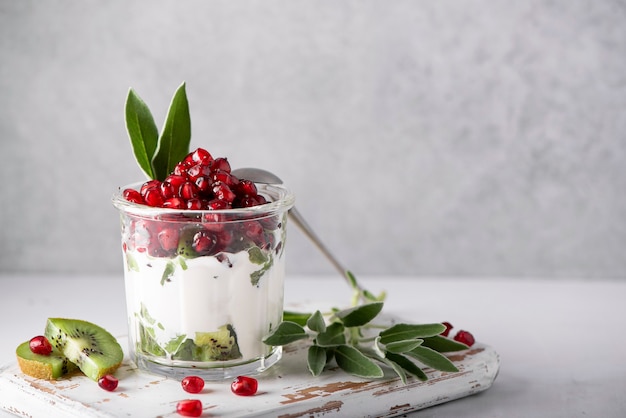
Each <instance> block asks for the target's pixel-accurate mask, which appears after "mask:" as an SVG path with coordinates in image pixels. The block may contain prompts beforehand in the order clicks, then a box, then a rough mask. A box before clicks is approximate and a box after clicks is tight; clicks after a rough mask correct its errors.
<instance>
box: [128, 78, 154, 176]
mask: <svg viewBox="0 0 626 418" xmlns="http://www.w3.org/2000/svg"><path fill="white" fill-rule="evenodd" d="M125 116H126V130H127V131H128V138H129V139H130V145H131V147H132V149H133V154H134V155H135V160H136V161H137V164H138V165H139V168H141V170H142V171H143V172H144V174H145V175H146V176H147V177H148V178H149V179H153V178H154V171H153V169H152V158H153V157H154V153H155V151H156V149H157V144H158V139H159V132H158V129H157V127H156V124H155V123H154V118H153V117H152V113H150V109H149V108H148V106H147V105H146V104H145V103H144V101H143V100H141V98H140V97H139V96H138V95H137V93H135V91H134V90H133V89H130V90H129V91H128V96H127V97H126V105H125Z"/></svg>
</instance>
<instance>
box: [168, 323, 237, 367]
mask: <svg viewBox="0 0 626 418" xmlns="http://www.w3.org/2000/svg"><path fill="white" fill-rule="evenodd" d="M238 358H241V352H240V351H239V345H238V344H237V335H236V334H235V330H234V329H233V327H232V326H231V325H230V324H228V325H223V326H221V327H220V328H219V329H218V330H217V331H214V332H197V333H196V338H195V341H194V340H192V339H191V338H187V339H186V340H185V341H184V342H183V343H182V345H181V346H180V348H179V349H178V351H177V352H176V354H174V356H173V359H174V360H185V361H226V360H235V359H238Z"/></svg>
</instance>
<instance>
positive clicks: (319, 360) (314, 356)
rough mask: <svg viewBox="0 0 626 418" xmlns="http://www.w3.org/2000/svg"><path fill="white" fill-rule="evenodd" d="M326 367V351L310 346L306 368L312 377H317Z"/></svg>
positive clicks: (316, 346)
mask: <svg viewBox="0 0 626 418" xmlns="http://www.w3.org/2000/svg"><path fill="white" fill-rule="evenodd" d="M325 365H326V349H325V348H324V347H320V346H319V345H312V346H310V347H309V350H308V352H307V366H308V368H309V371H310V372H311V374H312V375H313V376H319V375H320V373H322V370H324V366H325Z"/></svg>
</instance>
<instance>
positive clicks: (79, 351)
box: [44, 318, 124, 381]
mask: <svg viewBox="0 0 626 418" xmlns="http://www.w3.org/2000/svg"><path fill="white" fill-rule="evenodd" d="M44 335H45V336H46V338H48V340H49V341H50V344H52V346H53V347H54V348H56V349H57V350H58V351H59V352H61V353H62V354H63V355H64V356H65V357H67V359H68V360H69V361H71V362H72V363H74V364H76V365H77V366H78V367H79V368H80V370H81V371H82V372H83V373H84V374H85V375H86V376H87V377H89V378H91V379H92V380H95V381H97V380H98V379H100V378H101V377H102V376H104V375H105V374H109V373H113V372H114V371H115V370H117V368H118V367H119V366H120V364H121V363H122V359H123V358H124V352H123V351H122V347H121V346H120V344H119V343H118V342H117V340H116V339H115V337H113V336H112V335H111V334H110V333H109V332H108V331H107V330H105V329H104V328H102V327H100V326H98V325H96V324H93V323H91V322H87V321H83V320H80V319H67V318H48V322H47V324H46V330H45V332H44Z"/></svg>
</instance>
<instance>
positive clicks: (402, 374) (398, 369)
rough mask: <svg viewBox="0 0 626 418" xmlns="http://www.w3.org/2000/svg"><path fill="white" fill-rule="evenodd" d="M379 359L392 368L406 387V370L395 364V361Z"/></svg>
mask: <svg viewBox="0 0 626 418" xmlns="http://www.w3.org/2000/svg"><path fill="white" fill-rule="evenodd" d="M377 359H378V360H379V361H382V362H383V363H385V364H386V365H387V366H389V367H391V368H392V369H393V371H394V372H396V374H397V375H398V377H399V378H400V380H402V383H403V384H405V385H406V373H405V371H404V369H403V368H402V367H401V366H400V365H399V364H397V363H394V362H393V361H391V360H389V359H388V358H385V357H382V358H378V357H377Z"/></svg>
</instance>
